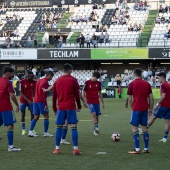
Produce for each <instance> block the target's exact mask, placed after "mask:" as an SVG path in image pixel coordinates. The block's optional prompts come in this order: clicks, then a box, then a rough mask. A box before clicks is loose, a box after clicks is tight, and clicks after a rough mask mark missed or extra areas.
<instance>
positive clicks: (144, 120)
mask: <svg viewBox="0 0 170 170" xmlns="http://www.w3.org/2000/svg"><path fill="white" fill-rule="evenodd" d="M130 124H131V125H133V126H139V124H140V125H142V126H147V124H148V111H132V114H131V120H130Z"/></svg>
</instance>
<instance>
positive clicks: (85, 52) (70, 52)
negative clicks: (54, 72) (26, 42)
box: [38, 49, 91, 60]
mask: <svg viewBox="0 0 170 170" xmlns="http://www.w3.org/2000/svg"><path fill="white" fill-rule="evenodd" d="M90 58H91V55H90V49H38V59H49V60H78V59H80V60H88V59H90Z"/></svg>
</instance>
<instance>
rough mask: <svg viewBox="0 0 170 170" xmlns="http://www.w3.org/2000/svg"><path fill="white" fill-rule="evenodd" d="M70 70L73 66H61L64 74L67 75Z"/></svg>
mask: <svg viewBox="0 0 170 170" xmlns="http://www.w3.org/2000/svg"><path fill="white" fill-rule="evenodd" d="M70 70H73V66H72V65H71V64H69V63H66V64H64V65H63V71H64V72H65V73H68V71H70Z"/></svg>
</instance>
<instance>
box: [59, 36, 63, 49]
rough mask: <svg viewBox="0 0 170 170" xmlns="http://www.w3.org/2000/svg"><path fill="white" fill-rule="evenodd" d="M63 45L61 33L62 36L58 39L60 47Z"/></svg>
mask: <svg viewBox="0 0 170 170" xmlns="http://www.w3.org/2000/svg"><path fill="white" fill-rule="evenodd" d="M62 45H63V37H62V36H61V35H60V38H59V39H58V48H62Z"/></svg>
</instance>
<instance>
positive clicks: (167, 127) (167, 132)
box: [159, 119, 170, 142]
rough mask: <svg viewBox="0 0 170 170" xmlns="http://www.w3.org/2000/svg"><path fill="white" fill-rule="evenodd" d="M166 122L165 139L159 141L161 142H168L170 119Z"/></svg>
mask: <svg viewBox="0 0 170 170" xmlns="http://www.w3.org/2000/svg"><path fill="white" fill-rule="evenodd" d="M164 121H165V134H164V137H163V138H162V139H161V140H159V141H160V142H167V138H168V134H169V129H170V122H169V119H164Z"/></svg>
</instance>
